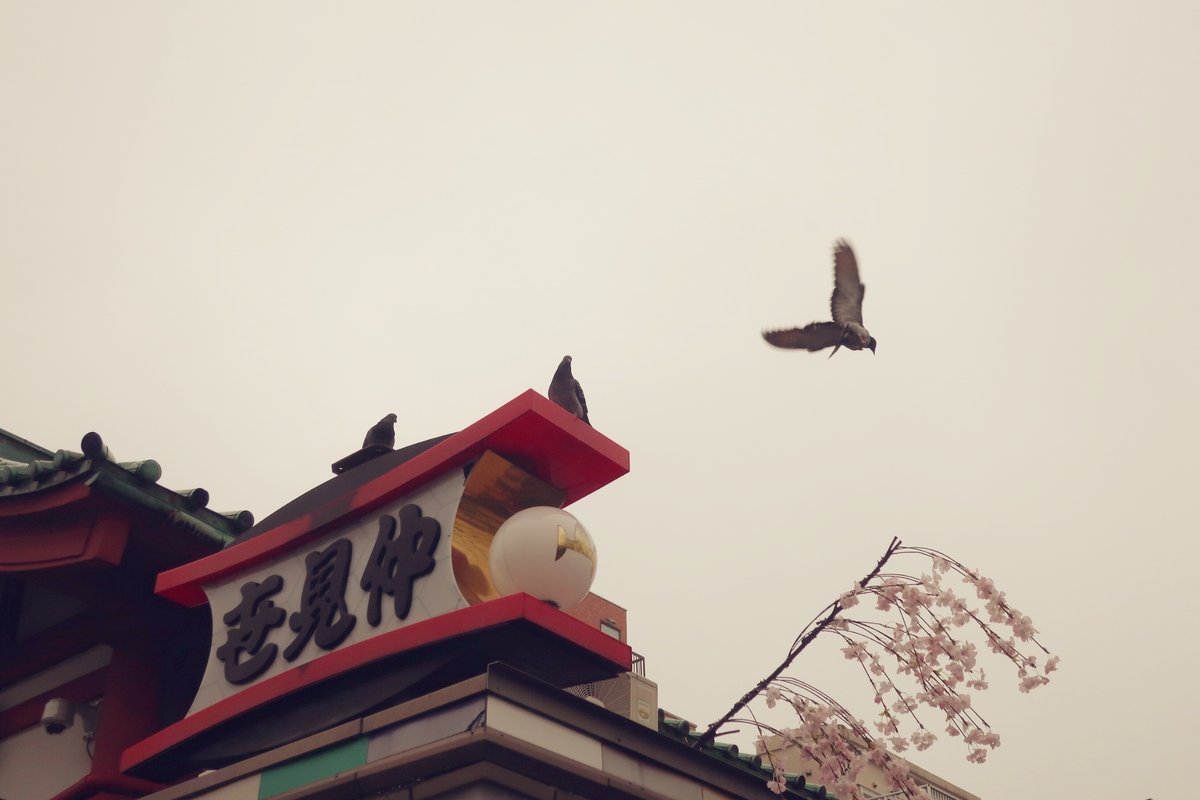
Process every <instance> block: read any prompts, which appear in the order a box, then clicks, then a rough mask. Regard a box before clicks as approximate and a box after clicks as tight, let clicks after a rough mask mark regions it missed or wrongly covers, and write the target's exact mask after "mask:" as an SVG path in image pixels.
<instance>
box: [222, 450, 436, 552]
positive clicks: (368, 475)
mask: <svg viewBox="0 0 1200 800" xmlns="http://www.w3.org/2000/svg"><path fill="white" fill-rule="evenodd" d="M453 435H454V434H452V433H447V434H445V435H444V436H435V437H433V438H432V439H426V440H425V441H423V442H416V443H415V444H410V445H407V446H406V447H402V448H400V449H399V450H393V451H392V452H390V453H385V454H384V455H381V456H378V457H376V458H372V459H371V460H369V461H366V462H364V463H362V464H359V465H358V466H356V467H354V468H352V469H348V470H346V471H345V472H343V473H342V474H341V475H335V476H333V477H332V478H330V479H329V480H327V481H325V482H324V483H321V484H318V485H317V486H315V487H313V488H312V489H309V490H308V491H307V492H305V493H304V494H302V495H300V496H299V497H297V498H296V499H295V500H292V501H290V502H288V503H285V504H284V505H282V506H280V507H279V508H278V509H276V510H275V511H272V512H271V513H270V514H268V515H267V516H266V517H264V518H263V519H262V520H261V521H260V522H259V523H258V524H256V525H255V526H254V527H252V528H250V530H248V531H246V532H245V533H242V534H241V535H239V536H238V537H237V539H235V540H234V541H233V542H232V543H231V544H237V543H238V542H244V541H245V540H247V539H249V538H252V537H254V536H258V535H259V534H260V533H265V532H266V531H269V530H271V529H272V528H277V527H279V526H280V525H282V524H283V523H285V522H287V521H288V520H291V519H295V518H296V517H300V516H303V515H304V514H306V513H308V511H309V510H310V509H312V508H315V507H317V506H322V505H325V504H327V503H330V502H332V501H334V500H336V499H337V498H339V497H345V496H347V495H349V494H350V493H351V492H353V490H354V489H357V488H358V487H359V486H362V485H363V484H364V483H367V482H369V481H372V480H374V479H375V478H378V477H379V476H380V475H383V474H384V473H387V472H390V471H391V470H393V469H395V468H396V467H398V466H400V465H401V464H403V463H404V462H405V461H408V460H409V459H412V458H416V457H417V456H419V455H420V454H421V453H424V452H425V451H426V450H428V449H429V448H431V447H433V446H434V445H435V444H438V443H439V442H441V441H444V440H445V439H448V438H450V437H451V436H453Z"/></svg>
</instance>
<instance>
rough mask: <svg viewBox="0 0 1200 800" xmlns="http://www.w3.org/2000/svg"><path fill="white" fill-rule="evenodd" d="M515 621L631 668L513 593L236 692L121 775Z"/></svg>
mask: <svg viewBox="0 0 1200 800" xmlns="http://www.w3.org/2000/svg"><path fill="white" fill-rule="evenodd" d="M518 620H525V621H527V622H529V623H531V624H533V625H536V626H537V627H540V628H542V629H543V630H545V631H548V632H549V633H552V634H555V635H557V636H558V637H560V638H562V639H564V640H566V641H567V642H569V643H571V644H573V645H575V646H577V647H579V648H582V649H584V650H587V651H588V652H590V653H592V654H594V655H596V656H598V657H600V658H602V659H605V660H607V661H609V662H611V663H612V665H613V666H614V668H615V669H616V670H620V671H625V672H627V671H629V670H630V669H632V666H633V652H632V650H630V648H629V645H627V644H625V643H624V642H619V641H617V640H616V639H614V638H612V637H611V636H609V635H607V634H604V633H601V632H600V631H599V630H596V629H593V628H591V627H589V626H587V625H586V624H584V623H582V622H580V621H579V620H577V619H575V618H573V617H570V616H568V615H567V614H565V613H563V612H562V611H559V610H558V609H556V608H553V607H551V606H549V605H547V604H546V603H544V602H542V601H541V600H537V599H534V598H532V597H530V596H529V595H527V594H514V595H509V596H507V597H501V598H500V599H498V600H492V601H490V602H487V603H480V604H479V605H475V606H469V607H467V608H462V609H459V610H458V611H451V612H450V613H448V614H443V615H441V616H438V617H433V618H432V619H427V620H424V621H423V622H417V623H414V624H412V625H408V626H406V627H403V628H397V629H396V630H393V631H389V632H388V633H384V634H381V635H379V636H376V637H375V638H373V639H367V640H366V641H363V642H359V643H357V644H354V645H349V646H347V647H342V648H340V649H338V650H334V651H333V652H331V653H328V654H326V655H324V656H321V657H320V658H317V659H315V660H313V661H309V662H307V663H306V664H303V665H302V666H300V667H297V668H296V669H292V670H289V671H287V672H283V673H280V674H279V675H276V676H274V677H272V678H268V679H266V680H263V681H260V682H259V683H256V684H252V685H251V686H249V687H247V688H246V689H243V690H242V691H241V692H239V693H237V694H235V695H232V696H230V697H227V698H225V699H224V700H221V701H219V702H217V703H214V704H213V705H211V706H208V707H207V708H204V709H201V710H200V711H197V712H196V713H195V714H192V715H191V716H188V717H185V718H184V719H182V720H180V721H179V722H176V723H175V724H174V725H171V726H169V727H167V728H164V729H163V730H161V731H158V732H157V733H155V734H152V735H150V736H148V737H147V738H145V739H143V740H142V741H140V742H138V743H137V744H135V745H133V746H132V747H130V748H128V749H127V750H126V751H125V753H124V755H123V756H122V757H121V771H122V772H128V771H129V770H131V769H133V768H134V767H136V766H137V765H139V764H141V763H143V762H144V761H147V760H148V759H150V758H153V757H154V756H157V755H158V754H159V753H162V752H164V751H165V750H167V749H169V748H171V747H174V746H176V745H179V744H181V743H183V742H185V741H187V740H188V739H191V738H193V737H194V736H196V735H198V734H200V733H203V732H204V731H206V730H208V729H210V728H212V727H213V726H215V725H218V724H221V723H223V722H225V721H227V720H230V719H233V718H234V717H238V716H240V715H242V714H245V713H247V712H248V711H251V710H252V709H255V708H258V707H259V706H262V705H264V704H266V703H268V702H270V701H272V700H276V699H278V698H281V697H284V696H286V695H289V694H292V693H293V692H296V691H298V690H300V689H303V688H305V687H308V686H312V685H314V684H318V683H320V682H322V681H324V680H328V679H329V678H333V677H336V676H338V675H341V674H344V673H346V672H349V671H351V670H354V669H357V668H359V667H361V666H364V665H366V664H370V663H372V662H375V661H378V660H379V659H381V658H386V657H388V656H394V655H396V654H399V653H404V652H407V651H409V650H414V649H416V648H419V647H424V646H426V645H429V644H433V643H435V642H439V641H444V640H447V639H453V638H455V637H458V636H463V635H465V634H469V633H472V632H474V631H482V630H484V629H487V628H491V627H495V626H496V625H501V624H504V623H508V622H515V621H518Z"/></svg>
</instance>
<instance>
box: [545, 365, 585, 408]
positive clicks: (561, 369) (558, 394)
mask: <svg viewBox="0 0 1200 800" xmlns="http://www.w3.org/2000/svg"><path fill="white" fill-rule="evenodd" d="M546 396H547V397H549V398H550V399H551V400H552V401H553V402H554V403H555V404H556V405H559V406H562V407H563V408H565V409H566V410H567V411H569V412H571V413H572V414H574V415H575V416H577V417H579V418H580V419H581V420H583V421H584V422H587V424H588V425H591V424H592V423H591V422H589V421H588V413H587V400H586V399H584V396H583V387H582V386H580V385H579V381H577V380H575V376H574V375H572V374H571V357H570V356H563V358H562V361H560V362H559V363H558V369H556V370H555V371H554V378H553V379H551V381H550V388H549V389H547V390H546Z"/></svg>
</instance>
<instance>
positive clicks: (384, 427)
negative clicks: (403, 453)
mask: <svg viewBox="0 0 1200 800" xmlns="http://www.w3.org/2000/svg"><path fill="white" fill-rule="evenodd" d="M373 445H382V446H383V447H386V448H388V449H391V448H394V447H395V446H396V415H395V414H388V415H387V416H386V417H384V418H383V419H381V420H379V422H376V423H375V424H374V425H372V426H371V430H369V431H367V436H366V438H365V439H363V443H362V446H363V447H371V446H373Z"/></svg>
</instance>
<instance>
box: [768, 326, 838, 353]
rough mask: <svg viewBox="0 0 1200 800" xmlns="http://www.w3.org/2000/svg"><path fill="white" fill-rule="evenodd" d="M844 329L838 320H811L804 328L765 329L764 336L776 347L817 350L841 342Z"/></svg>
mask: <svg viewBox="0 0 1200 800" xmlns="http://www.w3.org/2000/svg"><path fill="white" fill-rule="evenodd" d="M843 331H844V328H842V326H841V325H839V324H838V323H836V322H810V323H809V324H807V325H805V326H804V327H803V328H787V329H785V330H778V331H763V338H764V339H766V340H767V341H768V342H769V343H770V344H773V345H775V346H776V347H786V348H789V349H793V350H810V351H813V352H816V351H817V350H824V349H825V348H826V347H833V346H834V345H836V344H838V343H839V342H841V341H842V333H843Z"/></svg>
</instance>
